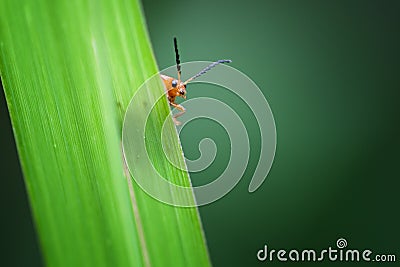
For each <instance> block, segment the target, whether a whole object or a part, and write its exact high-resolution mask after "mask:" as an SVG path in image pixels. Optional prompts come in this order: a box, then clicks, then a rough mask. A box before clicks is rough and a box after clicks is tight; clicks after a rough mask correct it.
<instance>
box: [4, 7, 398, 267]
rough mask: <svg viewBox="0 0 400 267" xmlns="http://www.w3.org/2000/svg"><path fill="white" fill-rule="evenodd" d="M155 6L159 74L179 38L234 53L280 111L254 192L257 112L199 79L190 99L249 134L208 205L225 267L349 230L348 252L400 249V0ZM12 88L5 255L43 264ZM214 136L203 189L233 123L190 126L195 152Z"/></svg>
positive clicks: (253, 262) (207, 52)
mask: <svg viewBox="0 0 400 267" xmlns="http://www.w3.org/2000/svg"><path fill="white" fill-rule="evenodd" d="M143 8H144V11H145V15H146V20H147V24H148V30H149V33H150V36H151V40H152V43H153V49H154V52H155V55H156V58H157V61H158V64H159V67H160V69H163V68H165V67H168V66H170V65H173V64H174V52H173V46H172V38H173V36H177V38H178V42H179V48H180V54H181V60H182V61H183V62H185V61H192V60H216V59H220V58H231V59H232V60H233V63H232V64H231V65H232V66H233V67H235V68H237V69H239V70H241V71H242V72H244V73H245V74H246V75H248V76H249V77H250V78H251V79H252V80H253V81H254V82H255V83H256V84H257V85H258V86H259V87H260V89H261V90H262V91H263V93H264V95H265V97H266V98H267V100H268V102H269V104H270V106H271V108H272V111H273V113H274V117H275V122H276V127H277V136H278V143H277V152H276V157H275V161H274V164H273V167H272V169H271V172H270V174H269V176H268V178H267V179H266V181H265V182H264V184H263V185H262V186H261V187H260V189H258V190H257V191H256V192H255V193H252V194H250V193H248V192H247V188H248V185H249V182H250V179H251V175H252V173H253V171H254V169H255V166H256V164H257V160H258V154H259V148H258V144H259V141H260V137H259V131H258V129H257V125H256V123H255V122H254V120H253V119H254V117H252V115H251V112H250V109H249V108H248V107H246V106H245V105H244V103H243V102H241V101H240V99H238V98H237V97H235V96H233V95H231V94H229V93H228V92H226V91H224V90H216V88H214V87H212V86H209V85H204V84H193V85H191V86H190V87H189V86H188V98H195V97H199V96H206V97H215V98H217V99H220V100H223V101H224V102H225V103H226V104H228V105H230V106H231V107H232V108H234V109H235V110H237V112H238V113H239V115H240V116H241V117H242V118H243V119H245V120H246V127H247V129H248V133H249V135H250V141H251V156H250V162H249V166H248V168H247V170H246V173H245V176H244V177H243V179H242V180H241V182H240V183H239V184H238V185H237V186H236V187H235V189H234V190H233V191H232V192H230V193H229V194H228V195H227V196H225V197H224V198H222V199H220V200H218V201H217V202H215V203H212V204H210V205H207V206H204V207H201V208H200V213H201V216H202V221H203V226H204V231H205V235H206V238H207V242H208V247H209V252H210V255H211V260H212V263H213V265H214V266H258V265H264V264H268V265H269V266H275V265H277V266H284V265H287V264H288V263H279V262H273V263H270V262H267V263H260V262H258V261H257V258H256V253H257V251H258V250H259V249H261V248H262V247H263V246H264V244H268V246H269V247H271V248H274V249H281V248H283V249H287V250H290V249H293V248H296V249H300V250H301V249H311V248H313V249H316V250H321V249H325V248H327V247H329V246H331V247H335V246H336V245H335V243H336V240H337V239H338V238H340V237H343V238H345V239H347V242H348V247H349V248H354V249H356V248H357V249H360V250H361V249H366V248H368V249H371V250H372V251H373V252H374V253H380V254H396V256H397V258H399V257H400V253H399V252H400V251H399V246H398V241H399V238H400V230H399V225H400V217H399V210H398V203H399V200H400V195H399V194H398V191H399V187H400V182H399V178H400V175H399V168H398V166H399V165H398V164H399V160H400V156H399V150H400V138H399V136H400V127H399V122H400V120H399V111H400V109H399V104H398V103H399V96H400V86H399V84H400V79H399V77H400V76H399V70H400V68H399V62H400V52H399V47H400V34H399V30H398V25H400V16H399V12H400V2H399V1H229V2H228V1H219V0H218V1H216V0H212V1H211V0H204V1H162V0H144V1H143ZM183 75H185V70H184V69H183ZM187 75H189V74H187ZM186 77H187V76H186ZM249 93H251V92H249ZM1 95H2V97H1V105H0V108H1V110H0V116H1V119H0V123H1V131H0V134H1V138H0V142H1V144H0V146H1V151H2V153H1V157H2V160H1V162H0V164H1V169H2V179H1V187H0V188H1V192H0V195H1V208H2V219H1V230H2V234H1V236H2V238H1V258H2V259H1V261H2V262H3V263H5V266H40V265H41V264H42V260H41V256H40V254H39V248H38V245H37V241H36V236H35V232H34V226H33V225H32V221H31V217H30V211H29V205H28V202H27V197H26V195H25V189H24V185H23V178H22V175H21V171H20V166H19V163H18V158H17V153H16V151H15V144H14V140H13V137H12V130H11V126H10V121H9V118H8V115H7V111H6V105H5V100H4V95H3V92H1ZM183 105H184V104H183ZM199 129H201V131H199ZM204 129H207V130H204ZM204 137H211V138H212V139H214V141H215V142H216V143H217V147H218V150H219V152H220V153H219V154H218V155H217V158H216V161H215V162H214V163H213V165H211V166H210V168H209V169H207V170H205V171H203V172H200V173H195V174H192V175H191V177H192V180H193V183H194V184H203V183H205V182H207V181H210V180H212V179H213V178H215V177H217V176H218V175H219V174H220V173H221V172H222V170H223V169H224V167H225V166H226V164H227V160H228V157H229V153H227V152H222V153H221V151H227V150H228V149H229V142H227V140H226V138H227V134H226V132H225V131H224V130H223V128H222V127H221V126H219V125H218V124H216V123H215V122H211V121H208V120H196V121H194V122H192V123H191V124H190V125H188V126H187V127H186V128H185V129H184V130H183V131H182V136H181V138H182V145H183V148H184V151H185V153H186V155H187V157H189V158H192V159H194V158H196V157H198V156H199V152H198V150H197V146H198V142H199V141H200V140H201V139H202V138H204ZM164 245H168V244H164ZM339 264H340V263H329V262H325V263H323V264H320V265H321V266H322V265H324V266H327V265H335V266H338V265H339ZM371 264H372V263H357V264H356V263H353V264H350V265H354V266H363V265H365V266H369V265H371ZM295 265H302V266H308V265H310V263H304V264H301V263H295ZM313 265H317V264H313ZM372 265H374V264H372ZM387 265H388V266H395V265H396V263H392V264H389V263H387Z"/></svg>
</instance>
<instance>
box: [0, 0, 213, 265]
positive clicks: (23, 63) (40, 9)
mask: <svg viewBox="0 0 400 267" xmlns="http://www.w3.org/2000/svg"><path fill="white" fill-rule="evenodd" d="M0 71H1V78H2V82H3V85H4V90H5V94H6V99H7V104H8V108H9V112H10V117H11V120H12V124H13V129H14V135H15V139H16V143H17V148H18V152H19V157H20V161H21V165H22V169H23V173H24V179H25V183H26V186H27V191H28V194H29V199H30V204H31V208H32V212H33V216H34V220H35V223H36V227H37V231H38V235H39V239H40V243H41V247H42V251H43V255H44V258H45V261H46V263H47V265H49V266H96V267H97V266H196V265H197V266H208V265H210V263H209V258H208V253H207V248H206V245H205V240H204V237H203V233H202V228H201V223H200V218H199V214H198V211H197V209H196V208H178V207H173V206H169V205H166V204H163V203H161V202H159V201H157V200H155V199H153V198H152V197H150V196H148V195H147V194H146V193H144V192H143V191H142V190H141V189H140V188H139V187H138V185H137V184H136V183H135V182H134V181H131V180H130V179H127V178H126V176H129V175H128V174H127V172H126V171H125V170H124V164H123V156H122V152H121V145H122V143H121V142H122V141H121V136H122V132H121V131H122V122H123V116H124V113H125V109H126V107H127V106H128V103H129V101H130V99H131V97H132V96H133V94H134V93H135V91H136V90H137V89H138V88H139V87H140V85H141V84H142V83H143V82H144V81H145V80H146V79H147V78H149V77H150V76H151V75H153V74H156V73H157V66H156V63H155V59H154V56H153V53H152V51H151V46H150V42H149V38H148V34H147V32H146V28H145V24H144V19H143V16H142V12H141V9H140V5H139V3H138V2H137V1H128V0H118V1H114V0H100V1H94V0H93V1H92V0H88V1H81V0H79V1H77V0H73V1H66V0H61V1H46V0H40V1H33V0H32V1H30V0H21V1H14V0H2V1H1V2H0ZM160 90H163V89H162V87H161V84H160V85H159V86H154V87H152V88H150V89H149V91H148V94H149V98H152V95H154V96H156V95H159V92H160ZM162 103H163V104H161V105H159V107H158V108H157V112H155V114H154V119H152V124H151V125H152V126H151V127H149V129H148V132H149V133H148V136H149V137H150V136H154V138H155V137H156V136H160V133H159V132H158V131H160V130H161V127H162V122H163V121H164V118H165V117H167V115H168V114H169V107H168V105H167V103H166V100H165V98H164V99H163V100H162ZM168 120H169V122H168V124H169V127H166V131H167V133H166V138H169V140H167V141H168V143H169V144H170V149H172V151H173V154H175V156H176V157H178V158H179V159H180V160H181V161H182V162H183V158H182V151H181V148H180V145H179V141H178V137H177V134H176V131H175V129H174V127H172V126H171V125H172V121H171V120H170V118H168ZM133 145H135V140H134V141H133ZM150 147H152V148H150ZM149 150H150V153H151V154H152V156H151V157H152V160H153V162H154V165H155V167H156V168H157V169H160V170H161V172H162V173H163V174H164V175H166V176H167V177H170V179H171V181H172V182H176V183H178V184H182V183H183V184H185V185H189V184H190V182H189V177H188V175H187V173H186V172H185V171H180V170H177V169H174V168H171V167H169V166H170V163H169V162H168V160H167V159H166V158H165V157H164V156H162V155H160V156H157V155H159V154H158V153H159V152H160V148H159V147H157V146H154V144H152V145H150V146H149ZM155 155H156V156H155ZM127 181H129V182H127ZM129 187H130V188H129ZM130 189H131V190H130ZM176 197H187V198H192V197H193V196H192V195H188V196H176Z"/></svg>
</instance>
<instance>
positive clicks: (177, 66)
mask: <svg viewBox="0 0 400 267" xmlns="http://www.w3.org/2000/svg"><path fill="white" fill-rule="evenodd" d="M174 48H175V58H176V70H177V71H178V84H180V83H181V61H180V60H179V52H178V43H177V41H176V37H174Z"/></svg>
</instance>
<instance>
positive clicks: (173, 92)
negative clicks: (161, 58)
mask: <svg viewBox="0 0 400 267" xmlns="http://www.w3.org/2000/svg"><path fill="white" fill-rule="evenodd" d="M174 48H175V56H176V69H177V71H178V79H175V78H172V77H169V76H167V75H163V74H161V75H160V76H161V79H162V80H163V82H164V85H165V90H166V91H167V95H168V102H169V104H170V105H171V106H173V107H174V108H176V109H178V110H180V111H181V112H180V113H178V114H176V115H175V116H174V121H175V124H177V125H179V124H180V123H179V122H178V121H177V120H176V118H177V117H179V116H181V115H183V113H184V112H185V108H184V107H182V106H181V105H179V104H177V103H175V98H176V97H177V96H179V97H182V98H184V99H186V85H187V84H188V83H189V82H191V81H193V80H194V79H196V78H198V77H200V76H201V75H203V74H204V73H206V72H207V71H209V70H210V69H212V68H214V67H215V66H216V65H218V64H221V63H230V62H232V60H229V59H221V60H218V61H215V62H213V63H211V64H210V65H208V66H207V67H206V68H204V69H203V70H201V71H200V72H199V73H197V74H196V75H194V76H193V77H191V78H189V79H188V80H186V81H185V82H182V81H181V65H180V63H181V61H180V60H179V53H178V44H177V41H176V38H174Z"/></svg>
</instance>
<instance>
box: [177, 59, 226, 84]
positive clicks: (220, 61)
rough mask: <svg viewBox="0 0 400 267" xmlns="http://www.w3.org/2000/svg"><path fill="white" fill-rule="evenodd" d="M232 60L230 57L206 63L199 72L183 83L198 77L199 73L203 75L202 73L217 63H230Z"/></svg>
mask: <svg viewBox="0 0 400 267" xmlns="http://www.w3.org/2000/svg"><path fill="white" fill-rule="evenodd" d="M231 62H232V60H230V59H220V60H218V61H215V62H213V63H211V64H210V65H208V66H207V67H205V68H204V69H203V70H201V71H200V72H199V73H197V74H196V75H194V76H193V77H191V78H189V79H188V80H187V81H186V82H184V84H187V83H189V82H191V81H193V80H194V79H196V78H198V77H200V76H201V75H203V74H204V73H206V72H207V71H209V70H211V69H212V68H214V67H215V66H217V65H218V64H221V63H231Z"/></svg>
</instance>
